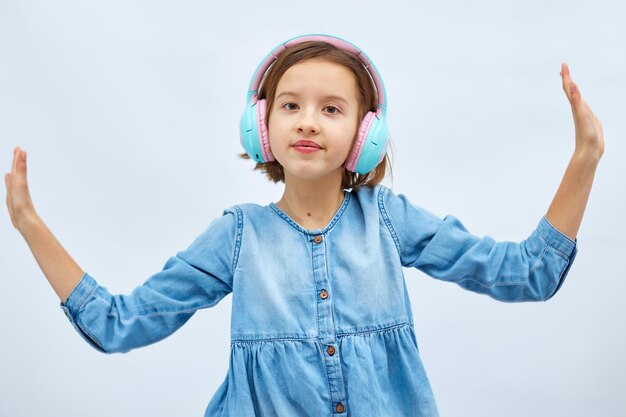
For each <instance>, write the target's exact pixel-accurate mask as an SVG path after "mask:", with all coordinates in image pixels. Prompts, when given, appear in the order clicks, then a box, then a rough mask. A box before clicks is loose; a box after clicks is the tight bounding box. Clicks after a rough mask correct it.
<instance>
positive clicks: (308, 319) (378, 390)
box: [61, 185, 577, 417]
mask: <svg viewBox="0 0 626 417" xmlns="http://www.w3.org/2000/svg"><path fill="white" fill-rule="evenodd" d="M576 253H577V242H576V241H573V240H571V239H570V238H568V237H567V236H565V235H563V234H562V233H561V232H559V231H558V230H557V229H556V228H554V227H553V226H552V225H551V224H550V223H549V222H548V220H547V219H546V218H545V216H544V217H543V218H542V219H541V220H540V221H539V224H538V226H537V228H536V229H535V230H534V231H533V232H532V234H531V235H530V237H528V238H527V239H526V240H524V241H522V242H520V243H514V242H495V241H494V239H492V238H491V237H489V236H485V237H482V238H481V237H477V236H474V235H472V234H471V233H469V232H468V231H467V230H466V229H465V227H464V226H463V224H462V223H461V222H460V221H459V220H458V219H457V218H456V217H454V216H451V215H448V216H446V217H445V218H443V219H441V218H439V217H437V216H435V215H433V214H431V213H430V212H428V211H426V210H424V209H422V208H420V207H417V206H415V205H413V204H411V203H410V202H409V201H408V200H407V199H406V197H405V196H403V195H401V194H400V195H396V194H394V193H393V191H392V190H390V189H389V188H387V187H384V186H382V185H377V186H375V187H372V188H368V187H362V188H360V189H357V190H353V191H348V192H346V194H345V198H344V201H343V203H342V205H341V207H340V208H339V210H338V211H337V213H336V214H335V216H334V217H333V219H332V220H331V221H330V222H329V224H328V225H327V226H326V227H325V228H324V229H315V230H313V229H305V228H303V227H301V226H300V225H299V224H297V223H296V222H295V221H293V220H292V219H291V218H290V217H289V216H288V215H287V214H285V213H284V212H283V211H282V210H281V209H280V208H279V207H278V206H276V205H275V204H274V203H270V204H269V205H267V206H260V205H257V204H242V205H238V206H233V207H231V208H228V209H226V210H225V211H224V213H223V215H222V217H220V218H218V219H215V220H214V221H213V222H211V224H210V225H209V226H208V228H207V229H206V230H205V231H204V232H203V233H202V234H201V235H200V236H199V237H198V238H197V239H196V240H195V241H194V242H193V243H192V244H191V246H189V248H187V249H186V250H184V251H182V252H179V253H178V254H176V256H173V257H171V258H170V259H169V260H168V261H167V262H166V264H165V266H164V268H163V270H162V271H160V272H158V273H156V274H154V275H153V276H151V277H150V278H149V279H148V280H147V281H146V282H145V283H144V284H143V285H141V286H139V287H137V288H136V289H135V290H134V291H133V292H132V293H131V294H130V295H111V294H110V293H109V292H108V291H107V290H106V289H105V288H104V287H102V286H100V285H98V284H97V283H96V281H95V280H94V279H93V278H92V277H91V276H90V275H88V274H85V275H84V276H83V278H82V280H81V281H80V282H79V284H78V285H77V286H76V288H75V289H74V290H73V292H72V293H71V295H70V296H69V298H68V299H67V301H66V303H65V304H63V303H62V304H61V308H62V309H63V310H64V312H65V313H66V315H67V317H68V318H69V320H70V321H71V323H72V324H73V326H74V327H75V328H76V330H77V331H78V333H79V334H80V335H81V336H82V337H83V338H84V339H85V340H86V341H87V343H89V344H90V345H91V346H93V347H94V348H95V349H97V350H99V351H101V352H105V353H112V352H127V351H129V350H131V349H134V348H138V347H141V346H145V345H148V344H150V343H154V342H157V341H159V340H161V339H163V338H165V337H167V336H169V335H170V334H172V333H173V332H174V331H176V329H178V328H179V327H181V326H182V325H183V324H184V323H185V322H186V321H187V320H189V318H190V317H191V316H192V315H193V314H194V312H195V311H196V310H198V309H201V308H207V307H212V306H214V305H215V304H217V303H218V302H219V301H220V300H221V299H222V298H223V297H224V296H226V295H227V294H229V293H231V292H232V297H233V298H232V317H231V352H230V364H229V369H228V372H227V375H226V378H225V379H224V382H223V383H222V385H221V386H220V387H219V388H218V390H217V392H216V393H215V395H214V396H213V398H212V399H211V401H210V403H209V405H208V407H207V410H206V414H205V416H207V417H208V416H210V417H226V416H233V417H234V416H236V417H247V416H305V417H306V416H311V417H313V416H315V417H320V416H329V417H330V416H354V417H367V416H372V417H374V416H375V417H381V416H383V417H384V416H390V417H391V416H393V417H403V416H406V417H408V416H411V417H416V416H437V415H438V412H437V406H436V403H435V398H434V396H433V393H432V390H431V387H430V384H429V381H428V377H427V376H426V372H425V371H424V366H423V365H422V362H421V359H420V355H419V350H418V346H417V342H416V339H415V333H414V327H413V313H412V311H411V304H410V301H409V296H408V293H407V289H406V285H405V281H404V276H403V270H402V268H403V267H415V268H417V269H419V270H421V271H423V272H425V273H426V274H428V275H430V276H432V277H434V278H438V279H441V280H445V281H450V282H455V283H457V284H458V285H460V286H461V287H463V288H465V289H467V290H470V291H474V292H478V293H482V294H486V295H488V296H490V297H493V298H495V299H497V300H501V301H506V302H519V301H543V300H547V299H549V298H550V297H552V296H553V295H554V294H555V292H556V291H557V290H558V289H559V287H560V286H561V284H562V283H563V280H564V279H565V276H566V275H567V272H568V271H569V268H570V266H571V264H572V262H573V260H574V258H575V256H576Z"/></svg>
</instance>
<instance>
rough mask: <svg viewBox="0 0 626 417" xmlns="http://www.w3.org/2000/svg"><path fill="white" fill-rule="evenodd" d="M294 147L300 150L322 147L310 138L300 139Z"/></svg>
mask: <svg viewBox="0 0 626 417" xmlns="http://www.w3.org/2000/svg"><path fill="white" fill-rule="evenodd" d="M293 147H294V148H296V149H298V150H319V149H322V147H321V146H320V145H318V144H317V143H315V142H313V141H310V140H299V141H297V142H296V143H294V144H293Z"/></svg>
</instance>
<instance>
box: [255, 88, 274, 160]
mask: <svg viewBox="0 0 626 417" xmlns="http://www.w3.org/2000/svg"><path fill="white" fill-rule="evenodd" d="M266 112H267V102H266V101H265V100H264V99H263V100H259V101H257V103H256V114H257V127H258V129H259V145H261V152H263V161H264V162H269V161H274V160H275V159H276V158H274V154H272V150H271V149H270V139H269V134H268V133H267V125H266V124H265V114H266Z"/></svg>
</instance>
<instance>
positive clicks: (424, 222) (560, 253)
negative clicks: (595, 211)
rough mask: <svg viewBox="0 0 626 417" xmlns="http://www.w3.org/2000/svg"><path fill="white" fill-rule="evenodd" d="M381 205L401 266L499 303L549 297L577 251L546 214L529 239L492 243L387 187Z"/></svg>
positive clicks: (558, 286)
mask: <svg viewBox="0 0 626 417" xmlns="http://www.w3.org/2000/svg"><path fill="white" fill-rule="evenodd" d="M379 206H380V210H381V214H382V217H383V219H384V222H385V223H386V225H387V227H388V229H389V230H390V233H391V235H392V236H393V239H394V242H395V244H396V247H397V249H398V251H399V253H400V259H401V262H402V265H403V266H406V267H415V268H417V269H419V270H421V271H423V272H424V273H426V274H428V275H430V276H432V277H434V278H437V279H441V280H444V281H450V282H455V283H457V284H458V285H460V286H461V287H463V288H465V289H467V290H470V291H474V292H477V293H481V294H486V295H488V296H490V297H492V298H495V299H497V300H500V301H507V302H518V301H545V300H548V299H550V298H551V297H552V296H553V295H554V294H555V293H556V292H557V291H558V290H559V288H560V287H561V285H562V283H563V281H564V279H565V277H566V275H567V273H568V271H569V269H570V266H571V264H572V262H573V261H574V258H575V257H576V253H577V251H578V249H577V241H574V240H571V239H570V238H569V237H567V236H565V235H564V234H563V233H561V232H560V231H558V230H557V229H556V228H555V227H553V226H552V225H551V224H550V222H548V220H547V219H546V217H545V216H543V217H542V218H541V220H540V221H539V224H538V225H537V228H536V229H535V230H534V231H533V232H532V233H531V235H530V236H529V237H528V238H527V239H525V240H523V241H521V242H519V243H515V242H496V241H495V240H494V239H493V238H491V237H489V236H485V237H478V236H474V235H472V234H471V233H469V232H468V231H467V229H466V228H465V227H464V226H463V224H462V223H461V221H459V219H457V218H456V217H454V216H452V215H448V216H445V218H443V219H440V218H439V217H437V216H435V215H434V214H432V213H430V212H428V211H427V210H425V209H423V208H420V207H417V206H415V205H413V204H411V203H410V202H409V201H408V200H407V198H406V197H405V196H404V195H402V194H400V195H395V194H394V193H393V192H392V191H391V190H389V189H388V188H385V189H384V190H383V192H382V193H381V194H380V198H379Z"/></svg>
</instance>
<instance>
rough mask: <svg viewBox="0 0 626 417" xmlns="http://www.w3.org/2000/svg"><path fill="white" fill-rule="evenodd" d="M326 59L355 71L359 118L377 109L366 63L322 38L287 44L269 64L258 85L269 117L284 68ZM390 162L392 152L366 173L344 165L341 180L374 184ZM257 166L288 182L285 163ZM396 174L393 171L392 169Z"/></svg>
mask: <svg viewBox="0 0 626 417" xmlns="http://www.w3.org/2000/svg"><path fill="white" fill-rule="evenodd" d="M315 58H317V59H323V60H326V61H328V62H332V63H335V64H339V65H343V66H344V67H346V68H347V69H349V70H350V71H352V73H353V74H354V77H355V80H356V84H357V87H358V90H359V98H360V100H359V121H360V120H361V119H362V118H363V116H365V114H366V113H367V112H368V111H373V112H375V111H376V109H377V107H378V97H377V95H376V88H375V86H374V82H373V80H372V78H371V75H370V74H369V72H368V71H367V69H366V68H365V66H364V65H363V62H362V61H361V60H360V59H359V58H358V57H356V56H354V55H352V54H350V53H348V52H346V51H343V50H341V49H339V48H337V47H335V46H333V45H331V44H328V43H326V42H319V41H307V42H302V43H300V44H297V45H295V46H292V47H290V48H287V49H286V50H285V51H284V52H282V53H281V54H280V55H279V56H278V59H277V60H276V61H275V62H274V64H272V66H271V67H270V68H269V70H268V71H267V73H266V74H265V77H264V78H263V82H262V83H261V86H260V88H259V93H258V98H259V99H265V100H266V102H267V111H266V113H265V114H266V120H265V122H266V123H267V118H268V116H269V114H270V111H271V109H272V105H273V102H274V97H275V96H276V88H277V87H278V82H279V81H280V79H281V78H282V76H283V75H284V74H285V72H286V71H287V70H288V69H289V68H291V67H292V66H294V65H295V64H297V63H299V62H302V61H306V60H310V59H315ZM239 157H240V158H242V159H250V157H249V156H248V154H247V153H241V154H239ZM387 166H389V170H390V172H391V171H392V169H391V160H390V158H389V154H385V157H384V158H383V159H382V161H380V163H379V164H378V165H377V166H376V167H375V168H374V169H373V170H371V171H370V172H368V173H367V174H359V173H356V172H350V171H348V170H347V169H344V172H343V178H342V180H341V188H342V189H348V188H351V189H356V188H358V187H361V186H366V187H373V186H375V185H376V184H378V183H379V182H381V181H382V180H383V179H384V178H385V174H386V172H387ZM254 170H261V171H262V172H263V173H265V174H266V175H267V178H268V179H269V180H271V181H274V182H279V181H281V182H285V172H284V170H283V167H282V165H281V164H280V163H279V162H278V161H276V160H274V161H270V162H265V163H257V164H256V166H255V167H254ZM391 174H392V176H393V172H391Z"/></svg>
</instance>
